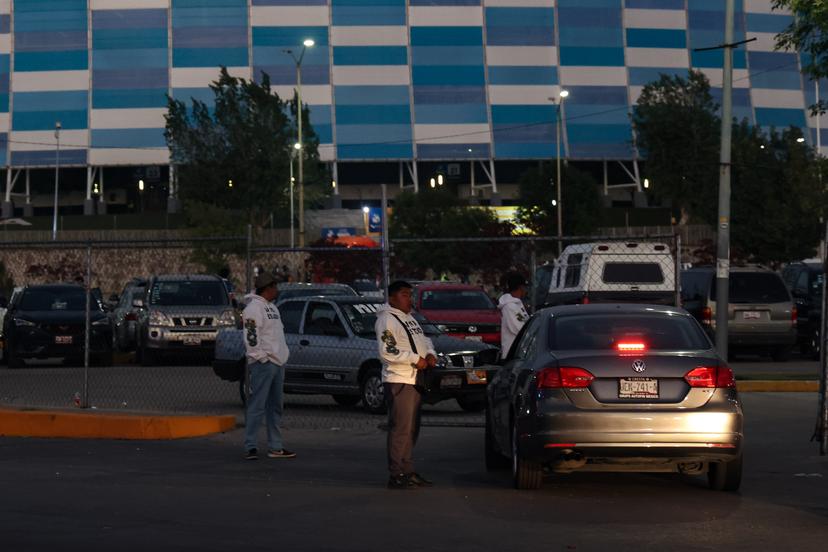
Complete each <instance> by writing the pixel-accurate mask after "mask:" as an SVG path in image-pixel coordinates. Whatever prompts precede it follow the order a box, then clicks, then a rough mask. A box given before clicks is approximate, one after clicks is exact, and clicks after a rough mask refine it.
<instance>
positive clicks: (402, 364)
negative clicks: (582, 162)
mask: <svg viewBox="0 0 828 552" xmlns="http://www.w3.org/2000/svg"><path fill="white" fill-rule="evenodd" d="M411 292H412V287H411V284H409V283H408V282H403V281H401V280H398V281H396V282H393V283H392V284H391V285H390V286H388V305H387V306H386V307H385V308H384V309H382V310H380V312H379V313H378V314H377V323H376V325H375V326H374V329H375V330H376V333H377V343H378V346H379V354H380V358H381V359H382V382H383V392H384V393H385V400H386V403H387V404H388V471H389V472H390V477H389V479H388V488H389V489H415V488H417V487H429V486H431V484H432V483H431V481H429V480H428V479H426V478H425V477H423V476H421V475H419V474H418V473H417V472H415V471H414V463H413V462H412V460H411V456H412V453H413V451H414V445H415V443H416V442H417V437H418V435H419V433H420V400H421V397H420V392H419V391H418V390H417V389H416V388H415V387H414V384H415V383H416V381H417V371H418V370H426V369H428V368H434V366H436V365H437V355H436V353H435V351H434V345H433V344H432V343H431V340H430V339H429V338H428V337H426V335H425V332H423V329H422V328H421V327H420V324H419V323H418V322H417V320H415V319H414V317H413V316H411V309H412V307H413V301H412V299H411Z"/></svg>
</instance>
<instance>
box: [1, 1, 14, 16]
mask: <svg viewBox="0 0 828 552" xmlns="http://www.w3.org/2000/svg"><path fill="white" fill-rule="evenodd" d="M0 13H2V14H7V13H11V0H0Z"/></svg>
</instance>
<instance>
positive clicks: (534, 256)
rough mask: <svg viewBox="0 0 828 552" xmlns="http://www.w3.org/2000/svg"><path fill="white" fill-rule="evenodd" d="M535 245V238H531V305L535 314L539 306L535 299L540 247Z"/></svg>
mask: <svg viewBox="0 0 828 552" xmlns="http://www.w3.org/2000/svg"><path fill="white" fill-rule="evenodd" d="M535 245H536V244H535V240H529V265H530V266H529V278H530V280H529V282H530V284H531V287H530V297H529V306H530V308H531V309H532V313H533V314H534V312H535V310H536V309H537V306H538V305H537V304H536V301H535V299H536V298H537V294H538V278H537V276H538V249H537V247H536V246H535Z"/></svg>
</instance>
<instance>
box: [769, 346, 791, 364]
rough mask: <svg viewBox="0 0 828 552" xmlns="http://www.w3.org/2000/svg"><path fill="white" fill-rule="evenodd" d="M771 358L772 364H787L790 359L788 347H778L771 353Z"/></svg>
mask: <svg viewBox="0 0 828 552" xmlns="http://www.w3.org/2000/svg"><path fill="white" fill-rule="evenodd" d="M771 358H772V359H773V360H774V362H787V361H788V359H790V358H791V348H790V347H779V348H778V349H773V350H772V351H771Z"/></svg>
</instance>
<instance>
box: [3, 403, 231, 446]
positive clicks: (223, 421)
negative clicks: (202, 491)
mask: <svg viewBox="0 0 828 552" xmlns="http://www.w3.org/2000/svg"><path fill="white" fill-rule="evenodd" d="M235 427H236V417H235V416H155V415H139V414H135V415H128V414H109V413H106V412H96V413H94V414H93V413H86V412H67V411H46V410H2V409H0V436H5V437H68V438H73V439H136V440H163V439H185V438H188V437H201V436H203V435H209V434H211V433H221V432H224V431H229V430H231V429H234V428H235Z"/></svg>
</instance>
